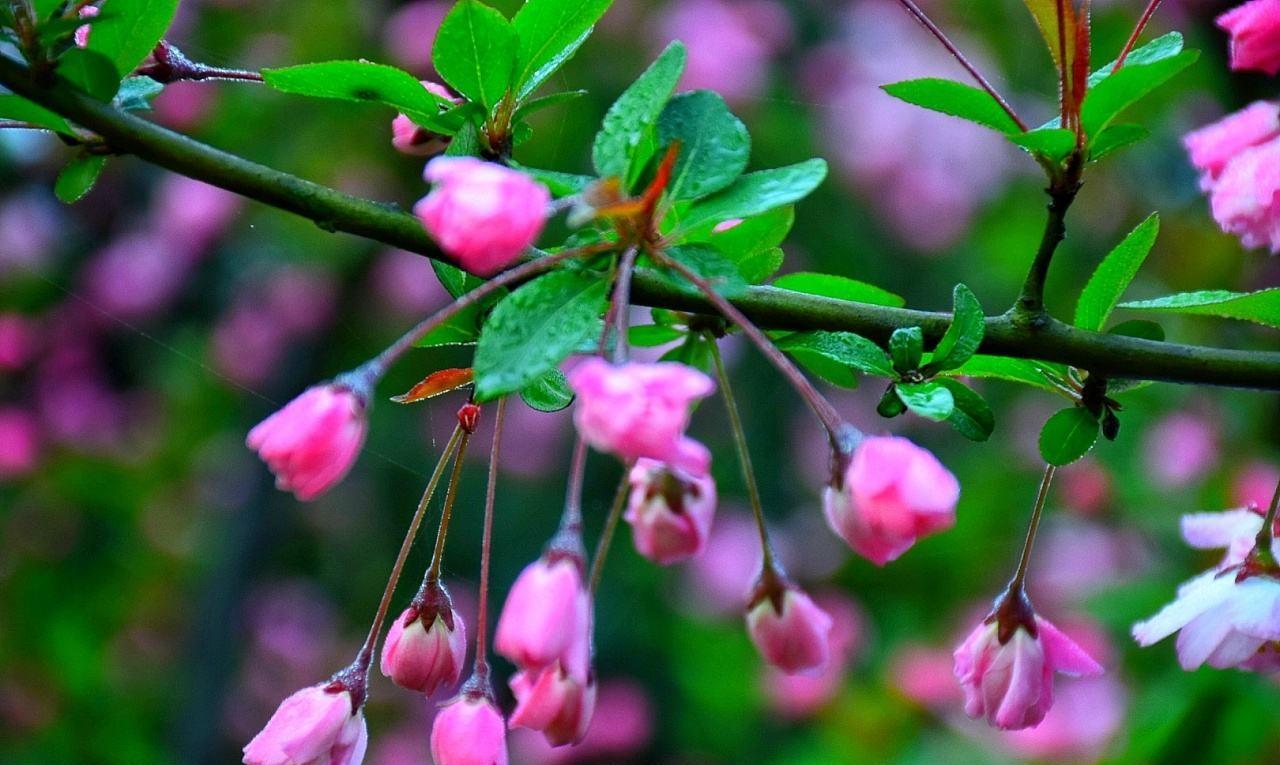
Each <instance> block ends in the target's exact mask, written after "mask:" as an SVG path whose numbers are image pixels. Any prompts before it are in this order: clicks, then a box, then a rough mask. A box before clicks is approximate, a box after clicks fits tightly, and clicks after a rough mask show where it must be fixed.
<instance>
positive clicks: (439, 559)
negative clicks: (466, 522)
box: [422, 425, 471, 588]
mask: <svg viewBox="0 0 1280 765" xmlns="http://www.w3.org/2000/svg"><path fill="white" fill-rule="evenodd" d="M459 432H461V434H462V435H461V436H459V437H458V446H457V451H456V452H455V454H454V456H453V472H452V473H450V474H449V483H448V488H447V489H446V490H445V494H444V508H443V509H441V511H440V526H439V527H438V528H437V529H436V546H435V549H433V550H432V551H431V567H430V568H428V569H427V575H426V576H425V577H423V580H422V586H423V587H424V588H425V587H429V586H431V585H433V584H439V582H440V566H441V565H442V564H443V563H444V542H445V539H446V538H447V537H448V536H449V521H450V519H452V518H453V505H454V502H455V501H457V499H458V479H459V478H460V477H461V476H462V459H463V457H465V456H466V454H467V444H468V443H470V442H471V433H470V432H468V431H467V430H465V429H464V428H463V427H462V426H461V425H459V426H458V428H457V429H456V430H455V431H454V433H455V434H457V433H459Z"/></svg>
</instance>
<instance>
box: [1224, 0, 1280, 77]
mask: <svg viewBox="0 0 1280 765" xmlns="http://www.w3.org/2000/svg"><path fill="white" fill-rule="evenodd" d="M1218 26H1219V27H1221V28H1222V29H1225V30H1226V31H1227V32H1229V33H1230V34H1231V68H1232V69H1234V70H1236V71H1240V70H1242V69H1252V70H1256V71H1260V72H1266V73H1267V74H1270V75H1275V74H1276V73H1277V72H1280V0H1250V2H1247V3H1245V4H1244V5H1239V6H1236V7H1235V8H1233V9H1232V10H1229V11H1227V12H1226V13H1224V14H1222V15H1221V16H1219V17H1218Z"/></svg>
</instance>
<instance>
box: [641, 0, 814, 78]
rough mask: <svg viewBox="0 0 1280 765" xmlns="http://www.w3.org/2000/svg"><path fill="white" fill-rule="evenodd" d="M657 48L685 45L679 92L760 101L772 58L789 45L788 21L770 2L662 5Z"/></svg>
mask: <svg viewBox="0 0 1280 765" xmlns="http://www.w3.org/2000/svg"><path fill="white" fill-rule="evenodd" d="M655 32H656V37H657V42H658V43H659V47H665V46H666V45H667V43H668V42H669V41H671V40H681V41H683V42H684V43H685V45H686V46H688V62H687V65H686V66H685V71H684V76H683V77H682V78H681V80H680V88H681V89H682V90H697V89H703V88H705V89H708V90H714V91H716V92H717V93H719V94H720V95H722V96H724V98H725V100H726V101H728V102H730V103H743V102H747V101H751V100H753V99H756V98H759V97H760V95H761V93H762V92H763V91H764V88H765V86H766V85H767V84H768V77H769V67H770V65H771V63H772V60H773V58H774V56H776V55H777V54H778V53H780V52H781V51H782V50H783V49H785V48H786V47H787V45H788V44H790V42H791V36H792V30H791V18H790V16H789V15H788V13H787V9H786V8H785V7H784V6H782V5H781V4H779V3H776V2H773V0H737V1H736V2H727V1H726V0H680V1H679V2H672V3H667V4H666V5H664V6H663V8H662V11H661V12H660V14H659V16H658V19H657V28H656V30H655Z"/></svg>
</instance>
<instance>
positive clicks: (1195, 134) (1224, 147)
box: [1182, 101, 1280, 191]
mask: <svg viewBox="0 0 1280 765" xmlns="http://www.w3.org/2000/svg"><path fill="white" fill-rule="evenodd" d="M1278 136H1280V104H1277V103H1276V102H1274V101H1255V102H1253V103H1252V104H1250V105H1248V106H1246V107H1245V108H1243V109H1241V110H1240V111H1238V112H1235V113H1234V114H1229V115H1227V116H1226V117H1223V118H1222V119H1220V120H1218V121H1217V122H1214V123H1213V124H1210V125H1206V126H1205V127H1202V128H1200V129H1199V130H1195V131H1192V132H1190V133H1188V134H1187V135H1186V136H1184V137H1183V139H1182V143H1183V145H1184V146H1186V147H1187V153H1188V154H1190V156H1191V164H1192V165H1194V166H1195V168H1196V169H1197V170H1199V171H1200V174H1201V175H1200V188H1202V189H1204V190H1205V191H1208V190H1209V189H1211V188H1212V187H1213V182H1214V181H1216V180H1217V179H1218V177H1219V176H1221V175H1222V172H1223V170H1225V169H1226V167H1227V165H1228V163H1230V162H1231V160H1233V159H1235V158H1236V156H1237V155H1239V154H1240V152H1242V151H1244V150H1245V149H1249V148H1252V147H1254V146H1258V145H1261V144H1264V143H1266V142H1268V141H1270V140H1271V139H1273V138H1276V137H1278Z"/></svg>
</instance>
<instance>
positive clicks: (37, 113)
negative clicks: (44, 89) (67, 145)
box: [0, 93, 71, 135]
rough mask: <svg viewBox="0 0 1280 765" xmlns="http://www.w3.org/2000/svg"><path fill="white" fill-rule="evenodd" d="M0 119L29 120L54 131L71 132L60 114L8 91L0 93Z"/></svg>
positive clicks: (33, 123)
mask: <svg viewBox="0 0 1280 765" xmlns="http://www.w3.org/2000/svg"><path fill="white" fill-rule="evenodd" d="M0 119H6V120H13V121H15V122H29V123H31V124H32V125H37V126H39V127H42V128H46V129H48V130H52V131H54V132H55V133H65V134H68V135H70V133H71V125H69V124H68V123H67V121H66V120H65V119H63V118H62V116H61V115H58V114H55V113H53V112H51V111H49V110H48V109H46V108H44V107H43V106H40V105H38V104H33V103H31V102H30V101H28V100H27V99H25V98H22V97H21V96H15V95H12V94H9V93H0Z"/></svg>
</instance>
